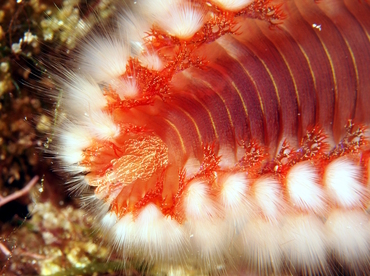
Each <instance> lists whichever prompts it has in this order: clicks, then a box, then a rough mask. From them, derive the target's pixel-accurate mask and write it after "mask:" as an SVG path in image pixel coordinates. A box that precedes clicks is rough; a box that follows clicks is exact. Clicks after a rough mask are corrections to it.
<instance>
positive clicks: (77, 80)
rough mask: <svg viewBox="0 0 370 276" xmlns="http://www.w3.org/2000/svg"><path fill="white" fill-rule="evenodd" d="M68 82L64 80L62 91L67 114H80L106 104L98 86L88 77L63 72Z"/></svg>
mask: <svg viewBox="0 0 370 276" xmlns="http://www.w3.org/2000/svg"><path fill="white" fill-rule="evenodd" d="M65 76H66V78H68V81H69V82H66V83H65V84H64V85H65V89H64V91H63V93H64V103H63V105H64V106H65V107H66V110H68V112H69V113H70V114H69V115H72V116H73V115H74V116H81V115H83V114H84V113H86V112H94V111H97V110H101V109H102V108H103V107H104V106H105V105H106V104H107V100H106V99H105V97H104V95H103V93H102V91H101V89H100V87H99V86H98V84H97V83H96V81H95V80H93V79H92V78H90V77H86V78H85V77H81V76H78V75H76V74H74V73H70V72H67V73H65Z"/></svg>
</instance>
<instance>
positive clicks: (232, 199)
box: [221, 173, 250, 211]
mask: <svg viewBox="0 0 370 276" xmlns="http://www.w3.org/2000/svg"><path fill="white" fill-rule="evenodd" d="M249 185H250V184H249V180H248V179H247V177H246V174H245V173H238V174H232V175H230V176H228V177H227V178H226V179H224V180H223V183H222V188H221V201H222V203H223V205H224V206H225V208H227V209H231V210H233V209H238V207H239V206H240V205H244V203H245V200H246V195H247V193H248V190H249ZM246 211H247V210H246Z"/></svg>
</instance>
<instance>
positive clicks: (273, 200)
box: [253, 178, 284, 221]
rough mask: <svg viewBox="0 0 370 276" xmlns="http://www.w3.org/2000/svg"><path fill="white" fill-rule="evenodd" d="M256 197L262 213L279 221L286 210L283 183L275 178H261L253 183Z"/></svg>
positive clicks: (270, 218)
mask: <svg viewBox="0 0 370 276" xmlns="http://www.w3.org/2000/svg"><path fill="white" fill-rule="evenodd" d="M253 192H254V199H255V201H256V204H257V206H258V207H259V208H260V209H261V212H262V215H263V216H264V217H265V218H266V219H267V220H269V221H277V220H278V219H279V217H280V215H281V212H282V211H284V203H283V201H282V189H281V184H280V183H279V182H277V181H276V180H275V179H273V178H260V179H258V180H257V181H256V182H255V183H254V185H253Z"/></svg>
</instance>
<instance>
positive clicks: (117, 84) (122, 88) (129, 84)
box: [110, 78, 139, 100]
mask: <svg viewBox="0 0 370 276" xmlns="http://www.w3.org/2000/svg"><path fill="white" fill-rule="evenodd" d="M110 84H111V87H112V89H113V90H115V91H116V93H117V94H118V96H119V97H120V99H121V100H124V99H132V98H135V97H137V96H138V95H139V88H138V87H137V83H136V80H135V79H134V78H131V79H114V80H112V81H111V82H110Z"/></svg>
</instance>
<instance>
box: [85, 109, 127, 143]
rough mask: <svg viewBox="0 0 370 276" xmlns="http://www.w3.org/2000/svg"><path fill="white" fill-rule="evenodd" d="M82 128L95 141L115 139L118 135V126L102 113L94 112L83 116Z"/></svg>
mask: <svg viewBox="0 0 370 276" xmlns="http://www.w3.org/2000/svg"><path fill="white" fill-rule="evenodd" d="M82 122H84V126H85V127H86V129H87V130H88V131H89V133H91V135H94V136H95V137H96V138H97V139H100V140H108V139H112V138H114V137H116V136H117V135H118V134H119V131H120V129H119V126H117V125H116V124H115V123H114V122H113V120H112V118H111V116H110V115H108V114H107V113H105V112H103V111H94V112H90V113H86V114H85V118H84V121H82Z"/></svg>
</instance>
